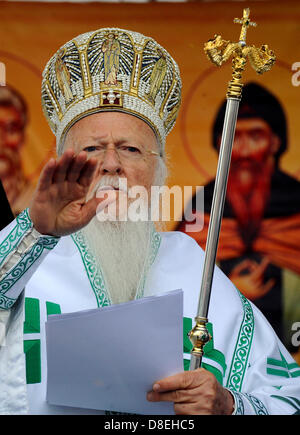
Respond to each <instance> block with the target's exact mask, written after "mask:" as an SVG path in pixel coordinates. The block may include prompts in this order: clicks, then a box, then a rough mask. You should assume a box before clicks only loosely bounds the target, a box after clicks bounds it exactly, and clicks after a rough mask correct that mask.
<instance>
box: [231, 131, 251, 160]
mask: <svg viewBox="0 0 300 435" xmlns="http://www.w3.org/2000/svg"><path fill="white" fill-rule="evenodd" d="M233 150H234V152H236V153H238V154H239V155H240V156H241V157H248V156H249V155H250V154H251V146H250V141H249V136H248V135H247V134H246V133H239V134H236V137H235V141H234V148H233Z"/></svg>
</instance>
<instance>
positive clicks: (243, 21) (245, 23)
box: [233, 8, 257, 45]
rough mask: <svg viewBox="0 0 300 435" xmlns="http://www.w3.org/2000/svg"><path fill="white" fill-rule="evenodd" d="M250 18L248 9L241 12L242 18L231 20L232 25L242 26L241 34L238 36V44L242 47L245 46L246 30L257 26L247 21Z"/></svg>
mask: <svg viewBox="0 0 300 435" xmlns="http://www.w3.org/2000/svg"><path fill="white" fill-rule="evenodd" d="M249 16H250V9H249V8H247V9H244V11H243V18H235V19H234V20H233V22H234V23H238V24H241V25H242V29H241V34H240V40H239V43H240V44H242V45H246V35H247V29H248V27H249V26H253V27H256V26H257V24H256V23H254V22H252V21H250V20H249Z"/></svg>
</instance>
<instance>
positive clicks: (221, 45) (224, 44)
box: [189, 8, 275, 370]
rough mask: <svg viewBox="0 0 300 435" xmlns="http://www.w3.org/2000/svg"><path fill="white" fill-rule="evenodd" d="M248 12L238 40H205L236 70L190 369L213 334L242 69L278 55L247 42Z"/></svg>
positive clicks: (264, 67)
mask: <svg viewBox="0 0 300 435" xmlns="http://www.w3.org/2000/svg"><path fill="white" fill-rule="evenodd" d="M249 15H250V9H248V8H247V9H244V11H243V18H242V19H239V18H235V19H234V23H239V24H242V29H241V33H240V38H239V42H230V41H226V40H225V39H222V37H221V36H220V35H215V37H214V38H213V39H210V40H209V41H208V42H207V43H206V44H204V51H205V53H206V54H207V56H208V58H209V59H210V60H211V61H212V62H213V63H214V64H215V65H217V66H221V65H222V64H223V63H224V62H226V61H227V60H228V59H229V58H230V57H232V70H233V71H232V78H231V80H230V82H229V83H228V88H227V94H226V99H227V104H226V112H225V119H224V125H223V132H222V140H221V146H220V153H219V160H218V168H217V175H216V181H215V188H214V194H213V201H212V208H211V215H210V221H209V227H208V234H207V241H206V249H205V260H204V266H203V275H202V283H201V290H200V296H199V302H198V311H197V316H196V317H195V322H196V325H195V326H194V328H193V329H192V330H191V331H190V333H189V337H190V340H191V342H192V344H193V349H192V351H191V362H190V370H195V369H197V368H199V367H200V366H201V362H202V356H203V348H204V346H205V344H206V343H207V342H208V341H209V340H210V338H211V337H210V335H209V333H208V330H207V327H206V324H207V322H208V318H207V315H208V307H209V301H210V294H211V288H212V281H213V273H214V268H215V262H216V254H217V248H218V242H219V234H220V227H221V220H222V215H223V208H224V202H225V196H226V188H227V180H228V173H229V168H230V160H231V151H232V145H233V140H234V134H235V127H236V120H237V114H238V109H239V103H240V100H241V96H242V87H243V84H242V81H241V79H242V73H243V71H244V69H245V66H246V62H247V58H248V59H249V61H250V64H251V65H252V67H253V68H254V69H255V71H256V72H257V73H258V74H262V73H264V72H265V71H268V70H269V69H271V67H272V66H273V64H274V63H275V55H274V53H273V52H272V51H271V50H270V49H269V47H268V46H267V45H262V46H261V47H260V48H256V47H255V46H247V45H246V34H247V29H248V27H249V26H256V23H252V22H251V21H250V19H249Z"/></svg>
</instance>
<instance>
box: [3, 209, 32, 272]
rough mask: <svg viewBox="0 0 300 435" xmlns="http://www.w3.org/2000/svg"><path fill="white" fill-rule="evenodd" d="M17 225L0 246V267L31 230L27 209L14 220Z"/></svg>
mask: <svg viewBox="0 0 300 435" xmlns="http://www.w3.org/2000/svg"><path fill="white" fill-rule="evenodd" d="M16 221H17V224H16V225H15V226H14V227H13V229H12V230H11V232H10V233H9V234H8V235H7V236H6V238H5V239H4V240H3V242H2V243H1V245H0V265H1V264H2V263H3V261H4V260H5V258H6V257H7V256H8V255H9V254H10V253H11V252H12V251H13V250H14V249H15V248H16V246H18V244H19V242H20V240H21V239H22V238H23V237H24V235H25V234H26V233H27V232H28V231H29V230H30V229H31V228H32V221H31V219H30V217H29V214H28V209H25V210H24V211H22V213H20V214H19V215H18V216H17V218H16Z"/></svg>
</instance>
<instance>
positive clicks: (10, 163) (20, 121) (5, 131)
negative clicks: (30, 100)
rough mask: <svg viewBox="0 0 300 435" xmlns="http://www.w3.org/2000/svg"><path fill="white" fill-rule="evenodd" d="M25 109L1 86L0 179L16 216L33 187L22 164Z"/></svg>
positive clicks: (16, 94)
mask: <svg viewBox="0 0 300 435" xmlns="http://www.w3.org/2000/svg"><path fill="white" fill-rule="evenodd" d="M26 124H27V107H26V103H25V101H24V99H23V97H22V96H21V95H20V94H19V92H17V91H16V90H15V89H13V88H11V87H10V86H8V85H6V86H0V178H1V181H2V184H3V187H4V190H5V193H6V196H7V199H8V201H9V204H10V207H11V209H12V211H13V213H14V214H15V215H17V214H18V213H20V212H21V211H22V210H23V209H24V207H27V206H28V203H29V200H30V197H31V194H32V191H33V186H32V185H31V183H30V182H29V180H27V178H26V176H25V174H24V171H23V167H22V161H21V154H20V151H21V148H22V146H23V144H24V141H25V127H26Z"/></svg>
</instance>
